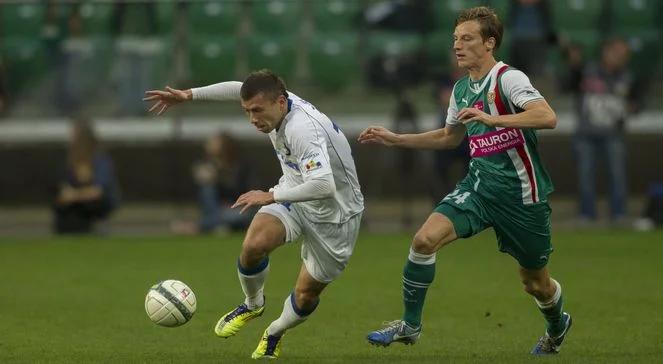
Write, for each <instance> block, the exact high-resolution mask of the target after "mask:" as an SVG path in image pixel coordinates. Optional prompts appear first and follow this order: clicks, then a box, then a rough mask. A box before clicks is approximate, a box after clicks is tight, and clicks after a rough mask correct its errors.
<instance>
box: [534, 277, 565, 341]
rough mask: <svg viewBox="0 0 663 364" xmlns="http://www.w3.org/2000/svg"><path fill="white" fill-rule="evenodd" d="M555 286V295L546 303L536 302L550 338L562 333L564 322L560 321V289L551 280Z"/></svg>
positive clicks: (561, 301) (555, 282) (557, 284)
mask: <svg viewBox="0 0 663 364" xmlns="http://www.w3.org/2000/svg"><path fill="white" fill-rule="evenodd" d="M553 282H554V284H555V286H556V288H555V295H554V296H553V298H552V299H551V300H550V301H549V302H546V303H542V302H539V301H536V304H537V305H538V306H539V311H541V313H542V314H543V317H544V318H545V319H546V330H547V331H548V334H549V335H550V336H553V337H556V336H559V335H560V334H561V333H562V332H563V331H564V320H563V319H562V312H563V311H562V303H563V301H564V300H563V299H562V287H561V286H560V285H559V283H557V281H556V280H554V279H553Z"/></svg>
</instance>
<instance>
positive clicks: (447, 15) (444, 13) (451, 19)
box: [433, 0, 488, 31]
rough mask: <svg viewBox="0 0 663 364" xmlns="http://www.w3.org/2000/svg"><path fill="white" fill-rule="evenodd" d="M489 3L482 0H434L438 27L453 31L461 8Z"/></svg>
mask: <svg viewBox="0 0 663 364" xmlns="http://www.w3.org/2000/svg"><path fill="white" fill-rule="evenodd" d="M486 4H488V2H487V1H481V0H436V1H433V11H434V12H435V19H436V20H435V23H436V28H437V29H438V30H440V31H444V30H446V31H453V29H454V26H455V24H456V17H457V16H458V13H460V11H461V10H463V9H467V8H471V7H473V6H480V5H486Z"/></svg>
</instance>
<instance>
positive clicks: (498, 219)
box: [488, 202, 571, 354]
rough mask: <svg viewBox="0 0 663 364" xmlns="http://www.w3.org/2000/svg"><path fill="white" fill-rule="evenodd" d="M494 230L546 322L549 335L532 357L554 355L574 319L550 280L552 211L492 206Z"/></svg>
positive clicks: (543, 206)
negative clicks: (565, 308) (517, 265)
mask: <svg viewBox="0 0 663 364" xmlns="http://www.w3.org/2000/svg"><path fill="white" fill-rule="evenodd" d="M488 208H489V210H490V211H491V213H493V214H494V215H495V219H494V224H495V225H494V227H495V234H496V236H497V241H498V244H499V248H500V250H501V251H503V252H506V253H508V254H510V255H511V256H513V257H514V258H516V260H517V261H518V264H519V265H520V278H521V281H522V283H523V288H524V290H525V292H527V293H528V294H530V295H531V296H532V297H534V300H535V302H536V304H537V306H538V308H539V310H540V311H541V313H543V316H544V319H545V320H546V334H545V335H544V337H542V338H541V339H540V340H539V343H538V344H537V345H536V347H535V348H534V350H532V353H534V354H554V353H557V352H558V351H559V345H560V344H561V343H562V341H563V340H564V336H565V335H566V333H567V331H568V329H569V327H570V326H571V316H570V315H568V314H567V313H565V312H563V311H562V303H563V299H562V287H561V285H560V284H559V283H558V282H557V281H555V280H554V279H552V278H551V277H550V274H549V273H548V268H547V264H548V260H549V258H550V254H551V253H552V251H553V249H552V244H551V242H550V240H551V234H550V230H551V229H550V213H551V209H550V206H549V205H548V204H547V203H545V202H544V203H538V204H533V205H511V206H508V205H506V204H504V205H491V206H489V207H488Z"/></svg>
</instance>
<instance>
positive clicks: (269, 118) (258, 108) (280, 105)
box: [241, 93, 288, 133]
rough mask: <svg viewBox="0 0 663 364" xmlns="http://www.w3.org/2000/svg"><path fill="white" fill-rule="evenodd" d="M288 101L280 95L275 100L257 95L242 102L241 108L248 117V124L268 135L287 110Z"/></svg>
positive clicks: (261, 94) (279, 122)
mask: <svg viewBox="0 0 663 364" xmlns="http://www.w3.org/2000/svg"><path fill="white" fill-rule="evenodd" d="M287 103H288V100H287V99H286V98H285V96H283V95H281V96H279V97H278V98H277V99H276V100H271V99H270V98H269V97H265V95H264V94H263V93H259V94H257V95H256V96H254V97H253V98H252V99H249V100H242V101H241V104H242V108H243V109H244V112H246V116H248V117H249V122H251V124H253V126H255V127H256V129H258V130H259V131H261V132H263V133H269V132H270V131H272V130H274V129H275V128H277V127H278V126H279V125H280V124H281V121H282V120H283V116H284V115H285V111H286V108H287Z"/></svg>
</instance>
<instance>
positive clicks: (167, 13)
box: [155, 1, 177, 34]
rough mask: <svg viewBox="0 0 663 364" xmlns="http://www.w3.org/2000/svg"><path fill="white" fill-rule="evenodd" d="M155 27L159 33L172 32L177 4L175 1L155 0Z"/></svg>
mask: <svg viewBox="0 0 663 364" xmlns="http://www.w3.org/2000/svg"><path fill="white" fill-rule="evenodd" d="M155 6H156V7H157V28H158V32H159V33H161V34H170V33H173V30H174V29H175V14H176V11H177V4H175V2H171V1H166V2H160V1H159V2H157V3H156V4H155Z"/></svg>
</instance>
